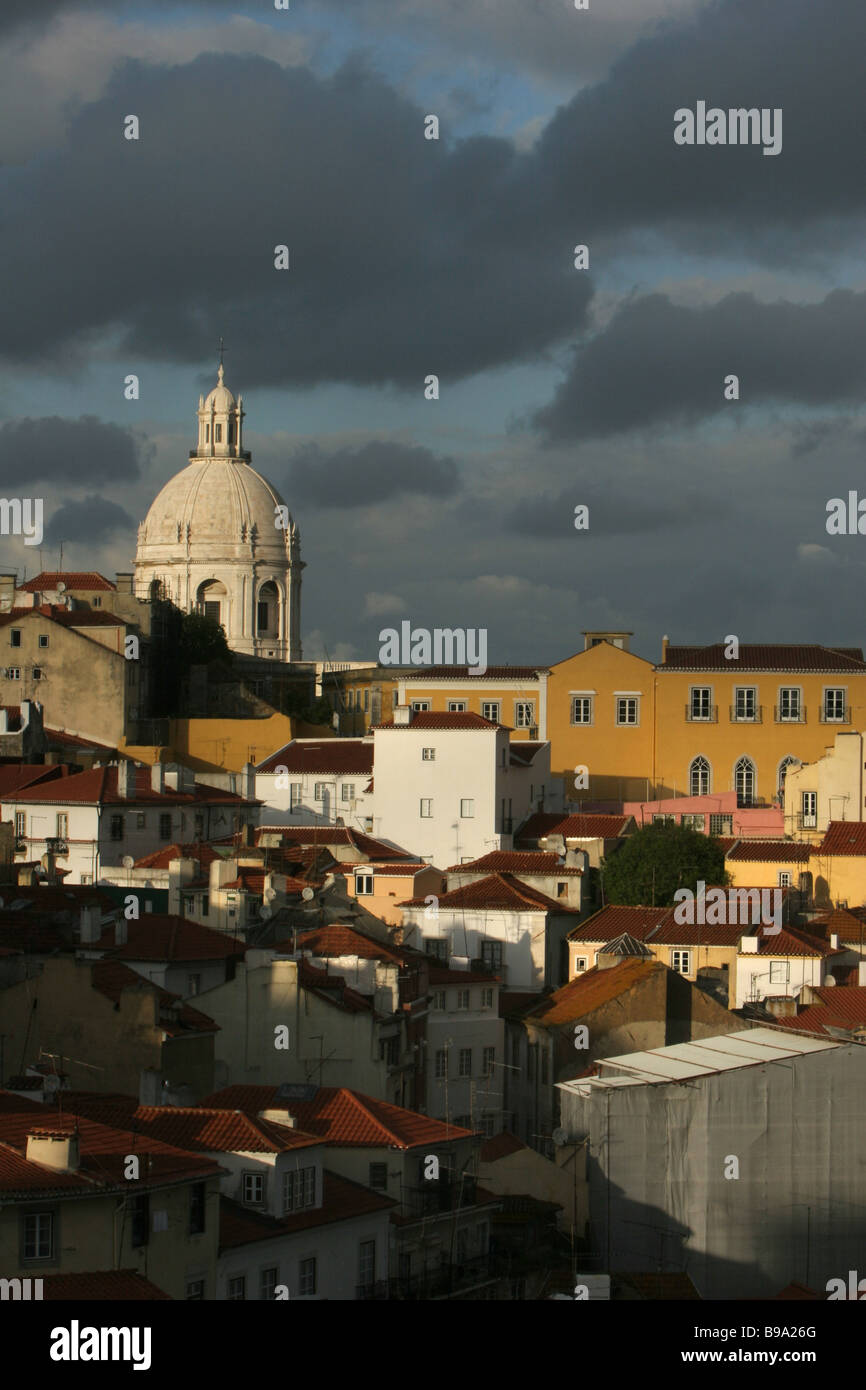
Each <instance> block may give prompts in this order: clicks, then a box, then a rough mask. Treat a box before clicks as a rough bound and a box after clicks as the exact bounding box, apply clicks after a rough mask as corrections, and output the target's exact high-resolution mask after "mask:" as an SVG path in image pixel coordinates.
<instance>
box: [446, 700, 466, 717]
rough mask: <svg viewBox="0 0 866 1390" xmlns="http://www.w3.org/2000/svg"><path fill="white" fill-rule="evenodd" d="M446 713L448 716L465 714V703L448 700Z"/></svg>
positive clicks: (463, 701)
mask: <svg viewBox="0 0 866 1390" xmlns="http://www.w3.org/2000/svg"><path fill="white" fill-rule="evenodd" d="M448 713H449V714H465V713H466V701H465V700H449V701H448Z"/></svg>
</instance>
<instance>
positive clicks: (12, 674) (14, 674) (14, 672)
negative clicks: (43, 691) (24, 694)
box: [6, 666, 21, 681]
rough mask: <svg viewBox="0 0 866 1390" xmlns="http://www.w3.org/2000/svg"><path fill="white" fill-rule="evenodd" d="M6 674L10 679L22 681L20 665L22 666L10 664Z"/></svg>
mask: <svg viewBox="0 0 866 1390" xmlns="http://www.w3.org/2000/svg"><path fill="white" fill-rule="evenodd" d="M6 675H7V676H8V677H9V679H10V681H20V679H21V667H20V666H9V667H8V668H7V671H6Z"/></svg>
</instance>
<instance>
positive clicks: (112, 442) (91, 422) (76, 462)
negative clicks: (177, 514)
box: [0, 415, 145, 487]
mask: <svg viewBox="0 0 866 1390" xmlns="http://www.w3.org/2000/svg"><path fill="white" fill-rule="evenodd" d="M144 449H145V446H144V445H143V443H142V442H140V441H139V440H138V438H137V437H136V435H134V434H133V433H132V431H131V430H128V429H123V428H122V427H121V426H120V425H113V424H110V423H106V422H105V421H103V420H98V419H97V418H96V416H94V415H82V416H81V417H80V418H79V419H78V420H62V419H61V418H60V417H59V416H57V415H49V416H44V417H42V418H41V419H37V420H31V419H27V418H25V419H21V420H5V421H4V422H3V423H2V424H0V485H2V486H3V487H6V486H8V485H11V484H13V483H15V484H17V485H19V486H20V483H21V479H22V478H27V479H30V478H32V479H35V480H38V481H40V482H42V481H50V480H57V481H59V480H63V481H64V482H71V481H74V479H73V478H71V477H70V469H71V468H72V471H73V472H74V471H75V470H76V469H81V470H84V469H86V470H87V482H88V483H89V484H91V485H93V484H94V483H101V482H112V481H115V480H121V479H131V478H137V477H138V476H139V472H140V468H139V464H140V461H141V457H142V453H143V451H144Z"/></svg>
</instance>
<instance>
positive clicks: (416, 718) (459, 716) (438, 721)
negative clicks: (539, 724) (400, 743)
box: [372, 709, 506, 732]
mask: <svg viewBox="0 0 866 1390" xmlns="http://www.w3.org/2000/svg"><path fill="white" fill-rule="evenodd" d="M372 727H373V728H374V729H400V730H407V729H408V730H411V729H440V730H442V731H443V732H444V731H445V730H447V729H490V730H495V729H504V728H505V727H506V726H505V725H504V724H495V723H494V722H493V721H492V720H490V719H484V718H483V716H482V715H480V714H472V713H471V712H470V711H469V710H464V711H462V712H458V711H456V710H435V709H428V710H416V711H415V713H414V714H413V715H412V720H411V722H410V723H409V724H395V723H394V721H393V719H388V720H386V721H385V722H384V723H382V724H374V725H373V726H372Z"/></svg>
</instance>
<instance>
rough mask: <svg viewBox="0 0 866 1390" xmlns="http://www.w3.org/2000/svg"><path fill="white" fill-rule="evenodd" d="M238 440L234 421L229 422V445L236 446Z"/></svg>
mask: <svg viewBox="0 0 866 1390" xmlns="http://www.w3.org/2000/svg"><path fill="white" fill-rule="evenodd" d="M237 438H238V425H237V421H236V420H234V419H231V420H229V444H236V443H237Z"/></svg>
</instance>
